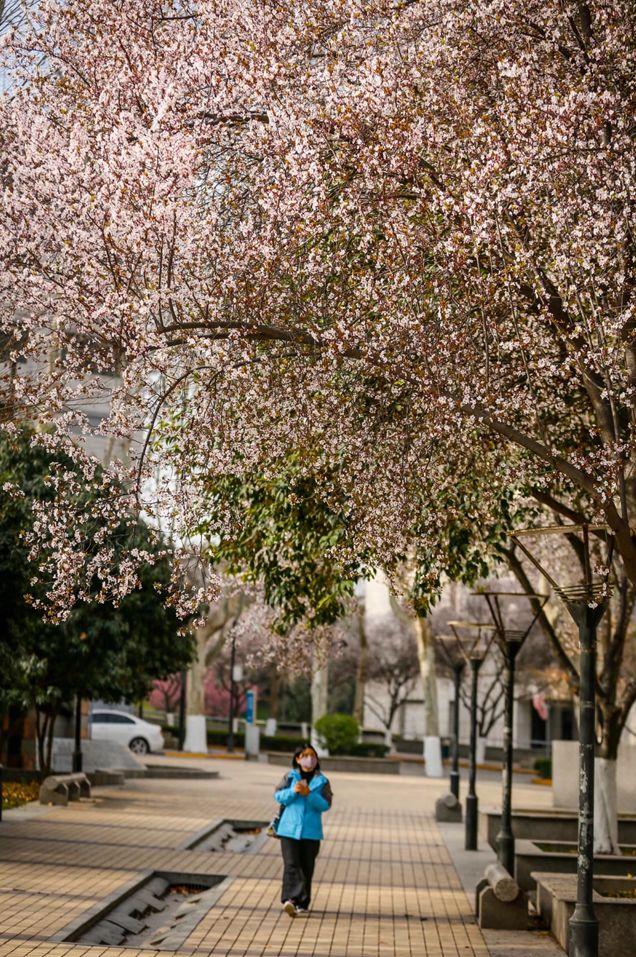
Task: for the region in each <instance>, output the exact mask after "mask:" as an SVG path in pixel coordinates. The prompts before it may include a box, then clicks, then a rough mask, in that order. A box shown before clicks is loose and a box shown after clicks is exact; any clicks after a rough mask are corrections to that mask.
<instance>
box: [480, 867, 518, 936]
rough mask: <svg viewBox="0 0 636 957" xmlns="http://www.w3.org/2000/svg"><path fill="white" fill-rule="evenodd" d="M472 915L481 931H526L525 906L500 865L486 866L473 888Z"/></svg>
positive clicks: (510, 878)
mask: <svg viewBox="0 0 636 957" xmlns="http://www.w3.org/2000/svg"><path fill="white" fill-rule="evenodd" d="M475 911H476V916H477V923H478V924H479V926H480V927H489V928H493V929H496V930H527V929H528V902H527V900H526V895H525V894H524V893H523V891H522V890H521V888H520V887H519V885H518V884H517V882H516V880H515V879H514V877H511V875H510V874H509V873H508V871H507V870H506V868H505V867H504V866H503V864H500V863H499V861H496V862H495V863H494V864H489V865H488V867H487V868H486V870H485V872H484V876H483V878H482V880H481V881H480V882H479V884H478V885H477V887H476V888H475Z"/></svg>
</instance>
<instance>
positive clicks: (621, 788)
mask: <svg viewBox="0 0 636 957" xmlns="http://www.w3.org/2000/svg"><path fill="white" fill-rule="evenodd" d="M616 779H617V785H618V810H619V812H622V813H623V814H636V747H635V746H634V745H633V744H625V745H621V747H620V748H619V752H618V768H617V775H616ZM552 803H553V805H554V807H562V808H567V809H568V810H575V809H576V808H578V806H579V743H578V741H553V742H552Z"/></svg>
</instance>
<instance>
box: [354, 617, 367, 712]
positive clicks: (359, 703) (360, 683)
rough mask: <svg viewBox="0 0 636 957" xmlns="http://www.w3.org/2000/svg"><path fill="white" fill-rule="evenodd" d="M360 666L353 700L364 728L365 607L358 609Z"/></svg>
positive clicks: (357, 671) (365, 676) (365, 678)
mask: <svg viewBox="0 0 636 957" xmlns="http://www.w3.org/2000/svg"><path fill="white" fill-rule="evenodd" d="M358 639H359V651H358V667H357V669H356V692H355V698H354V701H353V716H354V718H355V719H356V721H357V722H358V724H359V726H360V728H362V725H363V722H364V692H365V686H366V680H367V660H368V656H369V645H368V642H367V633H366V630H365V627H364V608H360V609H359V610H358Z"/></svg>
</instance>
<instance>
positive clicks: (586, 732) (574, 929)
mask: <svg viewBox="0 0 636 957" xmlns="http://www.w3.org/2000/svg"><path fill="white" fill-rule="evenodd" d="M568 608H569V610H570V613H571V614H572V616H573V618H574V620H575V621H576V622H577V624H578V626H579V642H580V677H581V686H580V689H579V833H578V868H577V888H576V907H575V908H574V913H573V914H572V917H571V918H570V944H569V948H568V954H569V957H597V955H598V921H597V919H596V915H595V913H594V906H593V894H594V886H593V881H594V752H595V747H596V732H595V727H594V725H595V708H596V701H595V696H596V626H597V625H598V623H599V621H600V620H601V618H602V617H603V613H604V611H605V605H604V604H599V605H597V606H596V608H590V606H589V604H588V603H587V602H571V603H569V604H568Z"/></svg>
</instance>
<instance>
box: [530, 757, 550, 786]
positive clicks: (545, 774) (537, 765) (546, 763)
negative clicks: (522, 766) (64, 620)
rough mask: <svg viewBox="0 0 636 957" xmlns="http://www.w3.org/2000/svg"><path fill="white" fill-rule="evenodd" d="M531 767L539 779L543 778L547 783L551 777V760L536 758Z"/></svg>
mask: <svg viewBox="0 0 636 957" xmlns="http://www.w3.org/2000/svg"><path fill="white" fill-rule="evenodd" d="M533 767H534V769H535V771H536V772H537V774H538V775H539V777H540V778H544V779H545V780H546V781H547V780H549V779H550V778H551V777H552V759H551V758H537V759H536V760H535V762H534V764H533Z"/></svg>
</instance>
